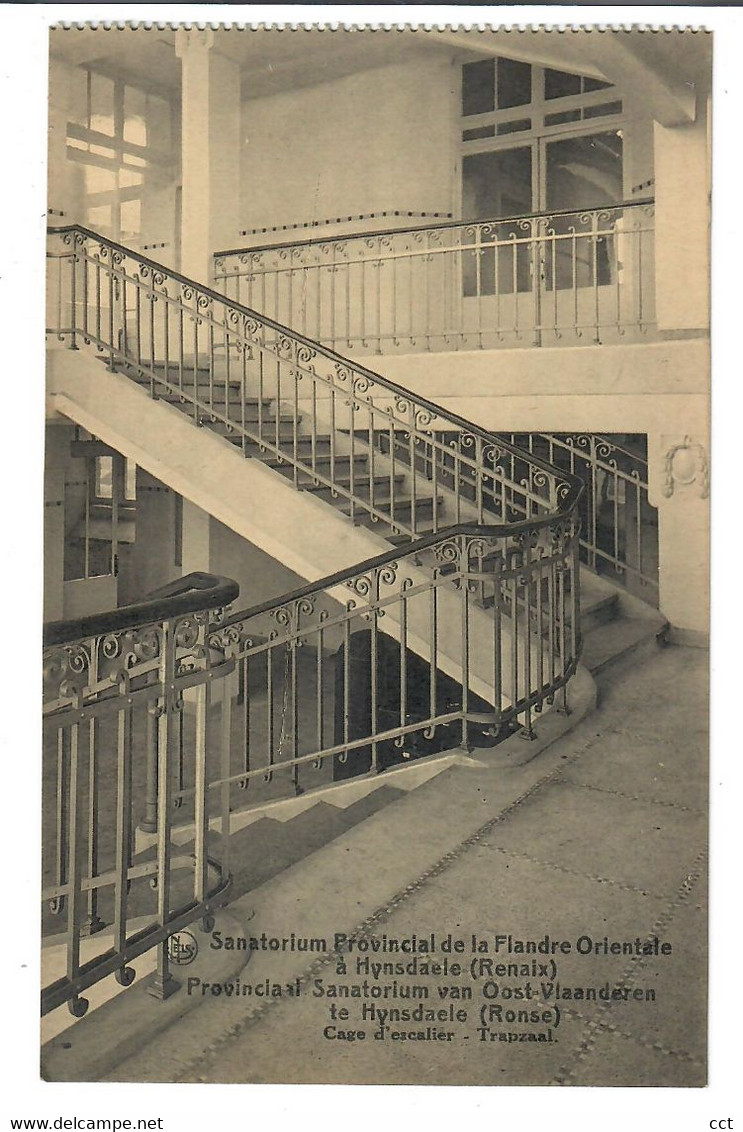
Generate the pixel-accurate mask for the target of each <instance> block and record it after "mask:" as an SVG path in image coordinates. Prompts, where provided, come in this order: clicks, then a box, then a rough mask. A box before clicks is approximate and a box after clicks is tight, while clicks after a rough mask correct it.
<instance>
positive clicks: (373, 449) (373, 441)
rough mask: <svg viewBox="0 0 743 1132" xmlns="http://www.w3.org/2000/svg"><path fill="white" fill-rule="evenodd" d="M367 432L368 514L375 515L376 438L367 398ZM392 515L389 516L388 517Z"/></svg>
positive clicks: (371, 409)
mask: <svg viewBox="0 0 743 1132" xmlns="http://www.w3.org/2000/svg"><path fill="white" fill-rule="evenodd" d="M366 414H367V418H368V433H369V514H370V515H374V516H376V500H375V498H374V476H375V470H376V468H375V457H376V450H377V438H376V435H375V432H374V402H373V400H371V399H370V400H369V402H368V405H367V410H366ZM391 518H392V516H390V519H391Z"/></svg>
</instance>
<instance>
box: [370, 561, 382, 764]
mask: <svg viewBox="0 0 743 1132" xmlns="http://www.w3.org/2000/svg"><path fill="white" fill-rule="evenodd" d="M379 587H380V580H379V570H375V571H374V576H373V581H372V586H371V589H370V591H369V599H370V600H369V605H370V607H371V641H370V653H371V656H370V664H369V680H370V687H369V696H370V700H369V703H370V708H371V740H372V742H371V766H370V768H369V769H370V770H371V773H372V774H378V773H379V769H380V768H379V750H378V744H377V739H376V735H377V730H378V718H379V703H378V700H377V689H378V685H379V671H378V665H379V638H378V634H379Z"/></svg>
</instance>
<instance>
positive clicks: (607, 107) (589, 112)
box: [583, 102, 622, 118]
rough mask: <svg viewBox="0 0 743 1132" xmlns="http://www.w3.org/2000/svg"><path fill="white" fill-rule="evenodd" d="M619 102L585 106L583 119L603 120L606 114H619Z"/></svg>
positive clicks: (620, 110)
mask: <svg viewBox="0 0 743 1132" xmlns="http://www.w3.org/2000/svg"><path fill="white" fill-rule="evenodd" d="M621 113H622V104H621V102H602V103H601V105H600V106H586V108H585V110H584V111H583V117H584V118H605V117H606V116H607V114H621Z"/></svg>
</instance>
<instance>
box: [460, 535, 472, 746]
mask: <svg viewBox="0 0 743 1132" xmlns="http://www.w3.org/2000/svg"><path fill="white" fill-rule="evenodd" d="M458 541H459V548H460V559H459V561H460V570H461V574H460V577H461V581H460V586H459V595H460V597H461V599H462V641H461V650H462V652H461V661H462V746H463V747H464V748H465V750H467V748H468V746H469V720H468V718H467V716H468V713H469V709H470V585H471V579H470V570H471V562H470V543H469V542H468V540H466V539H465V538H460V539H459V540H458Z"/></svg>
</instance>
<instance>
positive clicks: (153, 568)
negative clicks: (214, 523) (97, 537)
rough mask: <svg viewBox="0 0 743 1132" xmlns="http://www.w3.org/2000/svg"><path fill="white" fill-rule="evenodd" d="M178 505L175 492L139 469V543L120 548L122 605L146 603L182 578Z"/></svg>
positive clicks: (137, 520) (120, 546)
mask: <svg viewBox="0 0 743 1132" xmlns="http://www.w3.org/2000/svg"><path fill="white" fill-rule="evenodd" d="M178 506H179V503H178V498H177V496H176V494H175V492H173V491H171V489H170V488H169V487H167V486H166V485H165V484H164V483H161V482H160V480H158V479H155V477H154V476H151V475H150V474H149V472H146V471H145V470H144V469H143V468H137V508H136V520H135V524H136V541H135V542H134V544H133V545H127V544H126V543H123V542H122V543H121V544H120V545H119V562H120V582H119V588H120V600H121V602H122V604H126V603H129V602H137V601H142V600H143V599H144V598H145V597H146V596H147V594H148V593H151V592H152V590H156V589H159V588H160V586H164V585H167V584H168V582H172V581H173V580H174V579H175V578H179V577H180V574H181V567H180V565H179V563H178V559H179V557H180V546H179V533H180V532H179V523H178V519H179V516H178Z"/></svg>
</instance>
